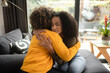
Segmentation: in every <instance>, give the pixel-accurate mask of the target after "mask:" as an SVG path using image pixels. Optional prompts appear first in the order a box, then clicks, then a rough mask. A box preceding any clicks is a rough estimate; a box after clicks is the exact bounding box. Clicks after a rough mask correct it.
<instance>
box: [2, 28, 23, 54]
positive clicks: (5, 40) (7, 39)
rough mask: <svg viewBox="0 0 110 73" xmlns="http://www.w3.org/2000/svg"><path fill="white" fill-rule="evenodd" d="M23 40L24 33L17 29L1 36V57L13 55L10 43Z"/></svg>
mask: <svg viewBox="0 0 110 73" xmlns="http://www.w3.org/2000/svg"><path fill="white" fill-rule="evenodd" d="M21 39H22V33H21V30H20V29H16V30H13V31H10V32H9V33H6V34H4V35H2V36H0V55H1V54H11V53H12V52H11V51H10V46H9V43H13V42H15V41H18V40H21Z"/></svg>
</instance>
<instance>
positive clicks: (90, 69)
mask: <svg viewBox="0 0 110 73" xmlns="http://www.w3.org/2000/svg"><path fill="white" fill-rule="evenodd" d="M79 52H80V54H81V55H82V56H83V57H84V58H85V60H86V69H85V70H84V72H83V73H110V72H109V70H107V68H106V67H105V66H104V65H103V64H102V63H101V62H100V60H98V59H97V58H96V57H95V56H94V55H93V54H92V53H91V52H90V51H88V50H86V49H80V50H79Z"/></svg>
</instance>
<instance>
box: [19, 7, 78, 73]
mask: <svg viewBox="0 0 110 73" xmlns="http://www.w3.org/2000/svg"><path fill="white" fill-rule="evenodd" d="M51 13H52V10H51V9H50V8H46V7H39V8H37V9H35V10H34V11H33V12H32V14H31V15H30V23H31V25H32V28H33V29H34V30H38V32H42V31H44V30H45V31H46V32H43V33H42V34H44V35H45V36H46V37H47V38H48V37H49V38H50V40H51V43H52V46H53V48H54V50H55V52H56V53H57V55H58V56H59V57H60V58H61V59H62V60H64V61H70V60H71V59H72V58H73V56H74V55H75V54H74V52H75V51H74V49H76V50H78V49H79V48H80V42H77V44H76V45H74V46H72V47H71V48H69V49H68V48H67V47H66V46H65V44H64V43H63V40H62V38H61V37H60V36H59V35H58V34H57V33H55V32H52V31H50V30H48V29H50V27H51ZM37 43H40V42H39V40H38V39H36V36H35V35H34V36H33V37H32V39H31V43H30V46H29V50H28V52H27V55H26V57H25V59H24V61H23V65H22V67H21V70H23V71H25V72H29V73H47V72H48V71H49V70H51V68H52V66H53V59H52V56H51V55H50V52H49V51H48V50H47V49H46V48H45V47H42V46H40V45H38V44H37ZM52 53H54V52H52Z"/></svg>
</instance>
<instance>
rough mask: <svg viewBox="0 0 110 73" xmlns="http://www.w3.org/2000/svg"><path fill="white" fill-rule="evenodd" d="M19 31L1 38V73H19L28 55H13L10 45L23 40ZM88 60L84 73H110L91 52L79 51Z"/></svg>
mask: <svg viewBox="0 0 110 73" xmlns="http://www.w3.org/2000/svg"><path fill="white" fill-rule="evenodd" d="M22 38H23V36H22V33H21V31H20V30H19V29H17V30H13V31H12V32H11V33H10V32H9V33H7V34H5V35H3V36H0V73H19V72H20V67H21V65H22V63H23V59H24V57H25V55H26V54H13V53H11V51H10V49H9V45H8V44H9V43H10V42H14V41H17V40H20V39H22ZM79 52H80V53H81V55H82V56H83V57H84V58H85V60H86V63H87V65H86V69H85V70H84V71H83V73H110V72H109V71H108V70H107V69H106V68H105V67H104V66H103V65H102V63H101V62H100V61H99V60H98V59H97V58H96V57H95V56H94V55H93V54H92V53H91V52H89V51H87V50H79Z"/></svg>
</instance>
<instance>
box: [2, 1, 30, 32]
mask: <svg viewBox="0 0 110 73" xmlns="http://www.w3.org/2000/svg"><path fill="white" fill-rule="evenodd" d="M8 3H10V4H12V5H13V6H15V7H16V8H18V9H19V10H21V11H22V12H23V13H24V14H25V23H26V31H28V30H27V28H28V27H27V14H26V12H25V11H24V10H23V9H22V8H20V7H19V6H17V5H16V4H14V3H13V2H11V1H9V0H2V3H1V5H2V6H3V7H8Z"/></svg>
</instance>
